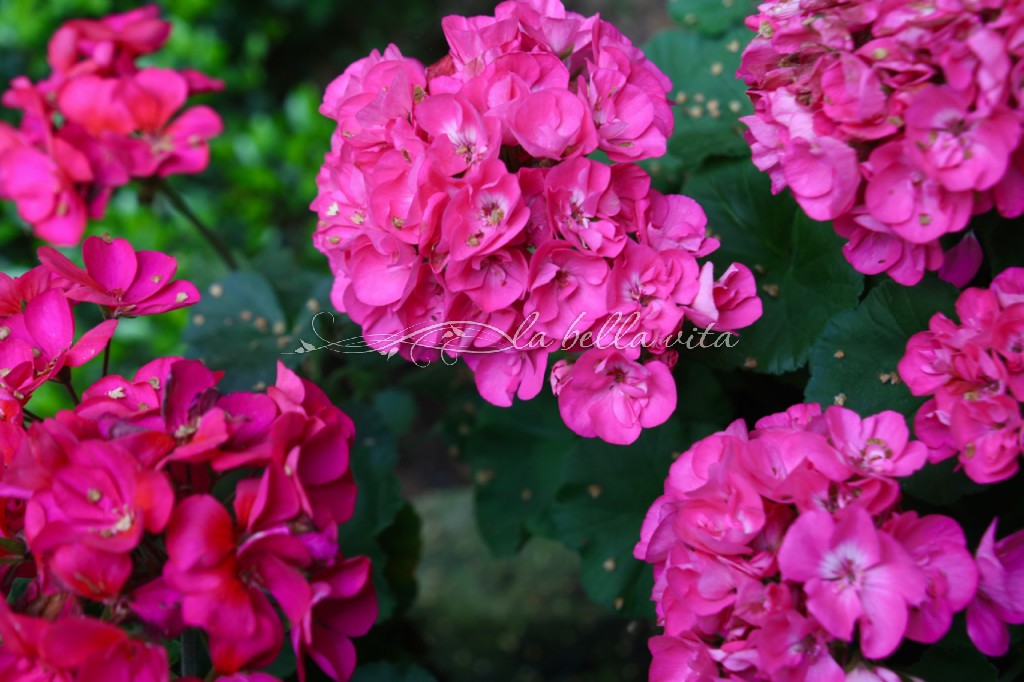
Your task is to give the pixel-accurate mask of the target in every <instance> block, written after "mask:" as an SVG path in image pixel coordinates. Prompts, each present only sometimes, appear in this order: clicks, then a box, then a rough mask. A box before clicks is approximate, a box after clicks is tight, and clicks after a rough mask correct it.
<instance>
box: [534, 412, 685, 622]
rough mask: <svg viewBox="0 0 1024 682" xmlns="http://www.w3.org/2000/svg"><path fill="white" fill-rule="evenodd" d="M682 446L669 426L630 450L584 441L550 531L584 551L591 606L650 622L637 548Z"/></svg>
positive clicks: (646, 573)
mask: <svg viewBox="0 0 1024 682" xmlns="http://www.w3.org/2000/svg"><path fill="white" fill-rule="evenodd" d="M683 441H684V436H683V434H682V432H681V431H680V429H679V425H678V424H677V423H676V422H669V423H667V424H665V425H663V426H661V427H659V428H657V429H650V430H647V431H644V433H643V435H641V437H640V439H639V440H638V441H637V442H636V443H634V444H633V445H631V446H629V447H621V446H617V445H610V444H608V443H603V442H601V441H598V440H587V441H583V442H581V443H580V445H579V446H578V447H577V448H576V449H575V450H574V451H573V452H572V455H571V457H570V460H569V465H568V471H569V472H570V473H569V476H568V479H567V483H566V485H565V487H563V488H562V490H561V491H559V493H558V499H557V501H556V503H555V504H554V506H553V507H552V509H551V512H550V517H551V518H550V531H551V534H552V535H553V536H554V537H555V538H556V539H558V540H561V541H562V542H564V543H565V544H566V545H568V546H570V547H572V548H575V549H577V550H580V559H581V574H582V582H583V587H584V589H585V590H586V591H587V594H588V595H589V596H590V598H591V599H593V600H594V601H597V602H599V603H602V604H605V605H608V606H614V607H616V608H619V609H622V610H625V611H626V612H628V613H635V614H638V615H650V614H651V611H652V609H651V606H650V596H651V595H650V588H651V572H650V567H649V566H647V565H645V564H643V563H641V562H639V561H637V560H636V559H634V558H633V546H634V545H635V544H636V542H637V540H639V538H640V526H641V524H642V523H643V519H644V515H645V514H646V513H647V509H648V508H649V507H650V505H651V503H652V502H653V501H654V500H655V499H656V498H657V497H658V496H659V495H661V493H662V491H663V488H664V481H665V476H666V475H667V474H668V469H669V466H670V465H671V464H672V460H673V458H674V457H675V456H677V455H678V454H679V453H680V452H681V450H682V448H683V446H684V445H685V443H684V442H683Z"/></svg>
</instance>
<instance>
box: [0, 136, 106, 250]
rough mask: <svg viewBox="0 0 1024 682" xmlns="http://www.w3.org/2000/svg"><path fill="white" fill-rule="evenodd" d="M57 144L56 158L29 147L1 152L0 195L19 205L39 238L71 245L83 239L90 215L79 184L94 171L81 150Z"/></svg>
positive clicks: (87, 179) (90, 178) (61, 244)
mask: <svg viewBox="0 0 1024 682" xmlns="http://www.w3.org/2000/svg"><path fill="white" fill-rule="evenodd" d="M56 145H57V147H56V149H55V152H57V153H56V155H55V156H54V157H51V156H48V155H47V154H45V153H44V152H42V151H40V150H38V149H36V148H34V147H30V146H21V147H16V148H13V149H9V150H8V151H6V152H4V153H0V197H3V198H7V199H11V200H13V201H14V202H15V203H16V204H17V206H18V214H19V215H20V216H21V217H22V219H24V220H25V222H27V223H28V224H30V225H31V226H32V228H33V229H34V230H35V233H36V234H37V235H38V236H39V238H40V239H44V240H46V241H48V242H51V243H53V244H57V245H58V246H71V245H73V244H77V243H78V242H79V240H80V239H81V238H82V234H83V233H84V232H85V223H86V218H87V215H88V212H87V207H86V204H85V202H84V201H83V199H82V196H81V194H80V193H79V191H78V187H77V185H84V184H86V183H89V182H90V181H92V179H93V173H92V169H91V168H90V166H89V164H88V161H87V160H86V159H85V157H84V156H82V154H81V153H80V152H77V151H75V150H73V149H71V148H70V147H68V146H67V145H64V144H62V143H61V142H60V141H57V143H56Z"/></svg>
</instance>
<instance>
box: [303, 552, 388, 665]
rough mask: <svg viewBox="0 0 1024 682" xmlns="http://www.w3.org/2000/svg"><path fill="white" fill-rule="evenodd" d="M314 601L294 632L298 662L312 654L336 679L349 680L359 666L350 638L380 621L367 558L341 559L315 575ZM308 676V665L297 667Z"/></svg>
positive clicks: (312, 583) (313, 581)
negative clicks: (306, 670)
mask: <svg viewBox="0 0 1024 682" xmlns="http://www.w3.org/2000/svg"><path fill="white" fill-rule="evenodd" d="M311 588H312V591H313V593H312V600H311V605H310V608H309V609H308V610H307V611H306V616H305V618H304V620H303V621H302V622H301V623H300V624H299V625H298V626H297V627H295V628H293V629H292V631H291V639H292V646H293V647H295V655H296V658H297V659H298V660H299V661H304V660H305V656H306V655H309V657H310V658H312V659H313V660H314V661H316V663H317V665H319V666H320V669H321V670H323V671H324V672H325V673H327V675H328V676H329V677H330V678H331V679H333V680H339V681H341V680H347V679H349V678H350V677H351V676H352V671H353V670H354V669H355V665H356V655H355V647H354V646H353V644H352V641H351V638H353V637H359V636H361V635H365V634H366V633H367V631H369V629H370V628H371V627H372V626H373V624H374V622H375V621H376V620H377V595H376V592H375V590H374V587H373V582H372V580H371V571H370V561H369V560H368V559H366V558H365V557H358V558H355V559H347V560H344V561H339V562H338V563H336V564H335V565H334V566H332V567H331V568H327V569H325V570H323V571H321V572H320V573H317V574H316V575H314V576H313V578H312V580H311ZM298 670H299V680H301V681H304V680H305V679H306V673H305V666H303V665H302V664H301V663H300V664H299V667H298Z"/></svg>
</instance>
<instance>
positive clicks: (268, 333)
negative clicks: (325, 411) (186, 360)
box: [184, 271, 298, 391]
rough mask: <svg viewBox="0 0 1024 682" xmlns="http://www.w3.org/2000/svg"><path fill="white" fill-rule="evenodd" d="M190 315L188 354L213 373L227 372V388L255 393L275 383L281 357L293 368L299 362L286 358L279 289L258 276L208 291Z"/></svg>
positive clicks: (236, 275)
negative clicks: (260, 388) (215, 371)
mask: <svg viewBox="0 0 1024 682" xmlns="http://www.w3.org/2000/svg"><path fill="white" fill-rule="evenodd" d="M189 312H190V318H189V325H188V327H187V328H186V329H185V335H184V338H185V342H186V343H187V344H188V349H187V351H186V354H187V355H188V356H189V357H193V358H199V359H200V360H202V361H203V362H205V363H206V364H207V365H208V366H209V367H210V368H211V369H216V370H225V372H226V374H225V376H224V379H223V380H222V381H221V383H220V388H221V389H222V390H229V391H230V390H247V391H250V390H254V389H257V387H263V386H267V385H270V384H273V383H274V377H275V376H276V372H277V369H276V367H277V365H276V363H277V360H278V359H280V360H283V361H284V362H285V363H286V364H290V365H292V366H294V365H295V364H296V361H297V360H298V356H294V355H284V356H282V355H281V354H280V353H281V351H282V349H283V348H282V345H281V341H282V340H283V339H285V338H286V337H285V336H284V335H285V333H286V330H287V329H288V325H287V321H286V319H285V316H284V313H283V312H282V311H281V306H280V304H279V303H278V298H277V294H276V293H275V292H274V289H273V287H271V286H270V283H269V282H268V281H267V280H266V279H265V278H264V277H263V276H261V275H259V274H257V273H255V272H246V271H239V272H232V273H231V274H229V275H228V276H227V277H225V278H224V279H222V280H220V281H219V282H216V283H214V284H213V285H212V286H211V287H210V288H209V290H208V291H206V292H204V294H203V300H202V301H200V302H199V303H198V304H197V305H195V306H193V307H192V308H190V309H189ZM287 349H288V350H291V346H288V347H287Z"/></svg>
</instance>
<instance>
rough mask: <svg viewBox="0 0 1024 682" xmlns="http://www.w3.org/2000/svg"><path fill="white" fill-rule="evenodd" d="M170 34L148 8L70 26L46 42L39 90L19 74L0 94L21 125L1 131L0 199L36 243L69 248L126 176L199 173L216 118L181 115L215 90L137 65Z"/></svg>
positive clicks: (196, 110)
mask: <svg viewBox="0 0 1024 682" xmlns="http://www.w3.org/2000/svg"><path fill="white" fill-rule="evenodd" d="M170 31H171V24H170V22H168V21H165V20H163V19H161V18H160V17H159V8H157V7H156V6H155V5H151V6H147V7H142V8H138V9H135V10H132V11H129V12H125V13H123V14H113V15H110V16H107V17H103V18H102V19H95V20H94V19H75V20H72V21H69V22H67V23H66V24H64V25H63V26H61V27H60V28H59V29H58V30H57V32H56V33H54V35H53V36H52V38H51V39H50V44H49V62H50V67H51V69H52V72H51V73H50V75H49V76H48V77H47V78H45V79H44V80H42V81H40V82H38V83H32V82H31V81H29V80H28V78H26V77H24V76H19V77H18V78H15V79H14V81H13V82H12V87H11V89H10V90H8V91H7V92H6V93H5V94H4V95H3V99H2V101H3V104H4V105H5V106H7V107H10V108H12V109H18V110H20V111H21V114H22V119H21V124H20V126H19V128H17V129H15V128H13V127H11V126H8V125H7V124H5V123H0V199H8V200H11V201H14V202H15V204H16V205H17V207H18V213H19V215H20V216H21V217H22V219H24V220H25V222H27V223H28V224H29V225H31V226H32V228H33V230H34V232H35V234H36V235H37V236H38V237H39V238H41V239H43V240H45V241H48V242H50V243H52V244H56V245H58V246H72V245H74V244H77V243H78V242H79V241H80V240H81V238H82V235H83V234H84V232H85V227H86V222H87V220H88V219H90V218H92V219H97V218H101V217H102V216H103V214H104V212H105V209H106V203H107V201H108V200H109V198H110V196H111V193H112V191H113V189H114V188H116V187H119V186H121V185H124V184H126V183H127V182H128V181H129V180H130V179H131V178H132V177H138V178H145V177H166V176H168V175H172V174H179V173H199V172H201V171H202V170H203V169H205V168H206V165H207V164H208V162H209V147H208V141H209V139H210V138H212V137H215V136H216V135H218V134H220V132H221V129H222V124H221V120H220V117H219V116H218V115H217V114H216V113H215V112H214V111H213V110H212V109H210V108H209V107H206V106H196V107H192V108H189V109H185V110H183V111H182V108H183V107H184V105H185V104H186V101H187V99H188V97H189V95H190V94H194V93H198V92H208V91H213V90H219V89H220V88H221V87H222V84H221V83H220V82H219V81H216V80H214V79H212V78H209V77H207V76H204V75H203V74H201V73H199V72H197V71H194V70H192V69H183V70H181V71H174V70H170V69H157V68H140V67H139V65H138V64H137V59H138V58H139V57H141V56H144V55H148V54H150V53H152V52H155V51H156V50H158V49H159V48H160V47H161V46H162V45H163V44H164V42H165V41H166V40H167V37H168V35H169V34H170Z"/></svg>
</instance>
